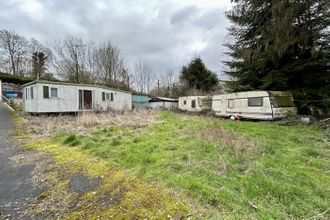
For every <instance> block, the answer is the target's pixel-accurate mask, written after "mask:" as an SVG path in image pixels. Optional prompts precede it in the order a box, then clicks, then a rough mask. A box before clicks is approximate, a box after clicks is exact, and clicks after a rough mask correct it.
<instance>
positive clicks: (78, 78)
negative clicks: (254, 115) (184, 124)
mask: <svg viewBox="0 0 330 220" xmlns="http://www.w3.org/2000/svg"><path fill="white" fill-rule="evenodd" d="M0 72H4V73H10V74H12V75H14V76H17V77H25V78H26V77H27V78H31V79H45V80H63V81H68V82H74V83H85V84H99V85H104V86H109V87H115V88H120V89H126V90H132V91H136V92H139V93H144V94H151V95H154V96H167V97H178V96H181V95H188V94H196V93H199V91H201V92H208V91H210V90H214V88H215V87H216V85H217V83H218V79H217V76H216V74H215V73H212V72H211V71H210V70H208V69H207V68H206V67H205V65H204V63H203V61H202V59H201V58H195V59H193V60H192V61H191V62H190V63H189V64H188V65H187V66H184V67H183V68H182V71H181V73H180V75H179V74H178V73H174V72H173V71H171V70H169V71H168V73H166V74H157V73H155V72H154V71H153V70H152V68H151V66H150V65H148V64H146V63H144V62H142V61H137V62H136V63H135V65H134V66H133V67H131V68H129V67H128V66H127V64H126V62H125V59H124V57H123V56H122V54H121V51H120V49H119V48H118V47H116V46H115V45H113V44H112V42H111V41H105V42H102V43H95V42H93V41H88V42H86V41H84V40H83V39H82V38H79V37H74V36H69V37H66V38H65V39H63V40H57V41H54V42H52V43H50V44H49V45H47V46H45V45H42V44H41V43H40V42H39V41H37V40H36V39H33V38H32V39H30V40H28V39H26V38H25V37H23V36H20V35H19V34H17V33H16V32H14V31H8V30H0Z"/></svg>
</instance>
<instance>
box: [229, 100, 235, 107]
mask: <svg viewBox="0 0 330 220" xmlns="http://www.w3.org/2000/svg"><path fill="white" fill-rule="evenodd" d="M228 108H234V100H228Z"/></svg>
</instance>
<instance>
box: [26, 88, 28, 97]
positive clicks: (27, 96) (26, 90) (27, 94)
mask: <svg viewBox="0 0 330 220" xmlns="http://www.w3.org/2000/svg"><path fill="white" fill-rule="evenodd" d="M27 98H28V88H25V99H27Z"/></svg>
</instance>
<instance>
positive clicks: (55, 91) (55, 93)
mask: <svg viewBox="0 0 330 220" xmlns="http://www.w3.org/2000/svg"><path fill="white" fill-rule="evenodd" d="M50 96H51V97H53V98H57V88H50Z"/></svg>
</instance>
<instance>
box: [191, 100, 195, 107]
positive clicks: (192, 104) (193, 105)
mask: <svg viewBox="0 0 330 220" xmlns="http://www.w3.org/2000/svg"><path fill="white" fill-rule="evenodd" d="M191 108H196V99H193V100H191Z"/></svg>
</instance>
